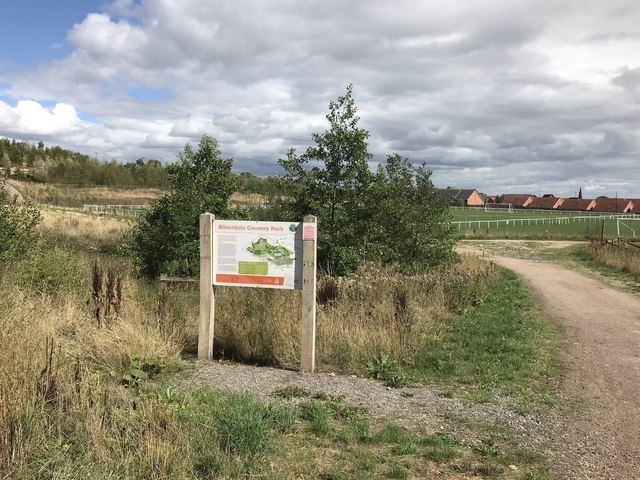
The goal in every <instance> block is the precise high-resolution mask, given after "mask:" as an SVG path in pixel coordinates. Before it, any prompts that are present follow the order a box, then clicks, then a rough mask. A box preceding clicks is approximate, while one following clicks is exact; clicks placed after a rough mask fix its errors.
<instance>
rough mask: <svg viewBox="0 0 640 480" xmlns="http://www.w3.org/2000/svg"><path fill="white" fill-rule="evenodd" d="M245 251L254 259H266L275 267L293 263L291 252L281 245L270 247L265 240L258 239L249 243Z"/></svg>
mask: <svg viewBox="0 0 640 480" xmlns="http://www.w3.org/2000/svg"><path fill="white" fill-rule="evenodd" d="M247 250H248V251H249V252H251V253H252V254H253V255H255V256H256V257H261V258H266V259H267V260H269V261H270V262H272V263H275V264H276V265H286V264H291V263H293V258H291V256H292V255H293V252H292V251H291V250H289V249H288V248H286V247H283V246H282V245H272V244H270V243H269V240H267V239H266V238H263V237H260V238H259V239H258V240H256V241H255V242H252V243H251V246H250V247H247Z"/></svg>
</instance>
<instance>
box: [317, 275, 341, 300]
mask: <svg viewBox="0 0 640 480" xmlns="http://www.w3.org/2000/svg"><path fill="white" fill-rule="evenodd" d="M339 293H340V290H339V289H338V282H336V279H335V278H333V277H331V276H328V275H326V276H324V277H322V278H321V279H320V281H319V282H318V287H317V293H316V302H317V303H318V305H320V306H325V305H332V304H333V303H335V302H336V301H337V300H338V297H339Z"/></svg>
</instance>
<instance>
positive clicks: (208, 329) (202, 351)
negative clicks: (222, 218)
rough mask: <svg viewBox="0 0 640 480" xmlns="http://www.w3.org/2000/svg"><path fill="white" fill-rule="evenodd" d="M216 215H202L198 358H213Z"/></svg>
mask: <svg viewBox="0 0 640 480" xmlns="http://www.w3.org/2000/svg"><path fill="white" fill-rule="evenodd" d="M214 219H215V217H214V215H213V214H211V213H203V214H202V215H200V323H199V327H198V360H213V326H214V311H215V298H214V296H213V262H212V256H213V220H214Z"/></svg>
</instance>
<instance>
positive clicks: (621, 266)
mask: <svg viewBox="0 0 640 480" xmlns="http://www.w3.org/2000/svg"><path fill="white" fill-rule="evenodd" d="M587 254H588V255H589V258H591V260H593V261H595V262H597V263H600V264H602V265H606V266H608V267H611V268H613V269H615V270H618V271H621V272H624V273H628V274H629V275H631V276H632V277H633V278H634V279H635V280H636V281H640V249H638V248H636V247H633V246H629V245H625V244H624V243H621V244H620V245H618V246H612V245H606V244H605V245H601V244H600V243H599V242H592V243H591V244H590V245H589V246H588V247H587Z"/></svg>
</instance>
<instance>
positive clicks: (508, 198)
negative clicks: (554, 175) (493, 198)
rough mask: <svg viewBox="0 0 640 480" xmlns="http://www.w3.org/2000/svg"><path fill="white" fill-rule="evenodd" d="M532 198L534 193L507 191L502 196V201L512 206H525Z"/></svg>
mask: <svg viewBox="0 0 640 480" xmlns="http://www.w3.org/2000/svg"><path fill="white" fill-rule="evenodd" d="M534 198H536V197H535V195H527V194H521V193H508V194H506V195H504V196H503V197H502V203H510V204H511V205H513V207H514V208H526V207H527V206H528V205H529V204H530V203H531V201H532V200H533V199H534Z"/></svg>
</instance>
